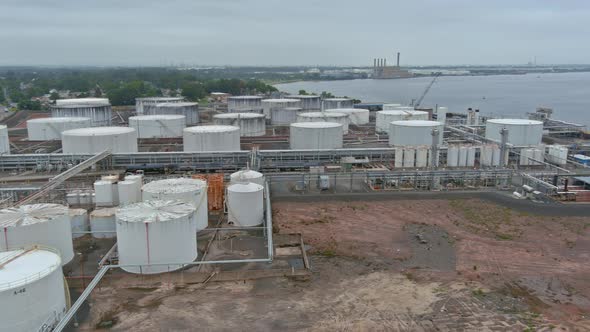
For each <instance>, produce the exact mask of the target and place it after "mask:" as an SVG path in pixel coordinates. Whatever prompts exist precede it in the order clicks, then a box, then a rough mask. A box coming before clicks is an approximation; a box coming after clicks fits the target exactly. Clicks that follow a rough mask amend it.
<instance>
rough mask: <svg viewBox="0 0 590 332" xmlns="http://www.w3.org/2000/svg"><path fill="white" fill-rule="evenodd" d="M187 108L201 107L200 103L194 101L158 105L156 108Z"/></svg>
mask: <svg viewBox="0 0 590 332" xmlns="http://www.w3.org/2000/svg"><path fill="white" fill-rule="evenodd" d="M187 106H199V103H196V102H192V101H181V102H178V103H158V104H156V107H187Z"/></svg>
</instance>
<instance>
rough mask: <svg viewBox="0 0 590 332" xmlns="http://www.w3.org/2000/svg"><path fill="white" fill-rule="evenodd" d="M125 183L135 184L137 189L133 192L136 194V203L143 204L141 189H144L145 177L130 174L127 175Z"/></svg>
mask: <svg viewBox="0 0 590 332" xmlns="http://www.w3.org/2000/svg"><path fill="white" fill-rule="evenodd" d="M125 181H131V182H133V183H134V186H135V189H133V192H134V193H135V194H136V197H135V202H141V200H142V198H141V187H143V175H141V174H128V175H125Z"/></svg>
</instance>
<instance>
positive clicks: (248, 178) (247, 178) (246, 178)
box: [229, 169, 264, 186]
mask: <svg viewBox="0 0 590 332" xmlns="http://www.w3.org/2000/svg"><path fill="white" fill-rule="evenodd" d="M250 182H252V183H256V184H259V185H261V186H264V174H262V173H259V172H256V171H253V170H251V169H245V170H241V171H237V172H235V173H232V174H231V175H230V176H229V183H230V184H234V183H250Z"/></svg>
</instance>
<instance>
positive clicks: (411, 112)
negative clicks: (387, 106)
mask: <svg viewBox="0 0 590 332" xmlns="http://www.w3.org/2000/svg"><path fill="white" fill-rule="evenodd" d="M377 113H379V114H391V115H404V114H412V115H426V114H428V112H424V111H414V110H411V111H410V110H407V111H404V110H384V111H377Z"/></svg>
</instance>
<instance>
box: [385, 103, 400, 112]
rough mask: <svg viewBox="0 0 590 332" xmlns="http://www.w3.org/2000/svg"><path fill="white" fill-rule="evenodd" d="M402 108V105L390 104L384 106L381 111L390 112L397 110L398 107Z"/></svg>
mask: <svg viewBox="0 0 590 332" xmlns="http://www.w3.org/2000/svg"><path fill="white" fill-rule="evenodd" d="M401 106H402V104H398V103H389V104H383V106H382V108H381V109H382V110H384V111H390V110H395V109H397V108H398V107H401Z"/></svg>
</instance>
